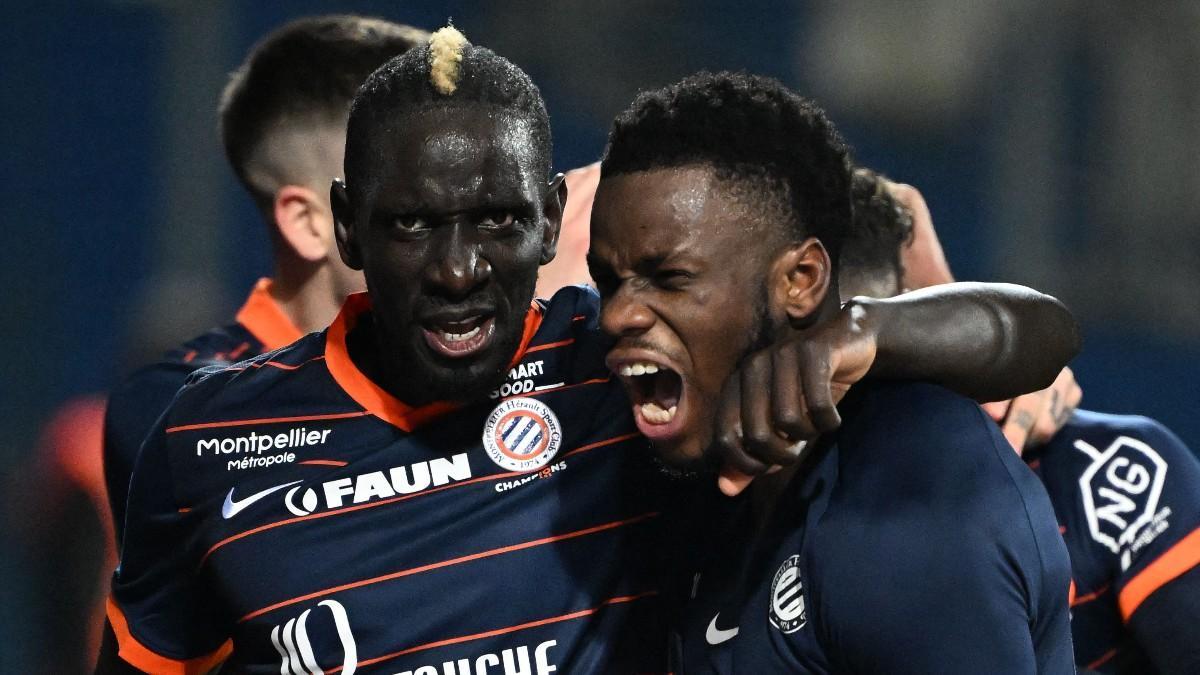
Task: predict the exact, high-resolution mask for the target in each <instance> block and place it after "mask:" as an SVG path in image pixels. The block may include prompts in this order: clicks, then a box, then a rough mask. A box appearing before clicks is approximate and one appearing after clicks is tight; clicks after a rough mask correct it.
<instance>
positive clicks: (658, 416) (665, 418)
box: [641, 401, 679, 424]
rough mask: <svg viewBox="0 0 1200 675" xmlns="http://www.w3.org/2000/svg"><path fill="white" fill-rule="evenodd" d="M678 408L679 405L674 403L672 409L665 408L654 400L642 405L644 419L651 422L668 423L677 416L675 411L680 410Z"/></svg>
mask: <svg viewBox="0 0 1200 675" xmlns="http://www.w3.org/2000/svg"><path fill="white" fill-rule="evenodd" d="M678 408H679V406H674V405H673V406H671V407H670V409H668V410H663V409H662V407H661V406H659V405H658V404H657V403H655V402H654V401H650V402H649V403H643V404H642V407H641V410H642V419H644V420H646V421H647V422H649V423H651V424H666V423H668V422H670V421H671V420H672V419H674V418H675V411H676V410H678Z"/></svg>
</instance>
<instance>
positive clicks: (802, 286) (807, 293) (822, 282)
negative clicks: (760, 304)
mask: <svg viewBox="0 0 1200 675" xmlns="http://www.w3.org/2000/svg"><path fill="white" fill-rule="evenodd" d="M832 278H833V264H832V262H831V261H830V259H829V252H828V251H826V250H825V247H824V246H823V245H822V244H821V242H820V241H818V240H817V238H816V237H809V238H808V239H805V240H804V241H802V242H800V243H796V244H789V245H788V246H787V247H786V248H785V249H784V250H783V252H781V253H780V254H779V255H778V256H777V257H776V258H775V260H774V261H773V262H772V263H771V268H770V276H769V277H768V284H769V285H768V289H769V291H768V292H769V298H770V308H771V315H772V317H771V318H772V319H774V320H775V321H776V322H777V323H782V322H784V321H786V322H788V323H790V324H792V326H793V327H795V328H804V327H806V326H808V325H809V324H811V323H812V322H813V321H815V320H816V318H817V310H819V309H820V308H821V306H822V304H823V303H824V301H825V296H826V295H827V294H828V293H829V291H830V286H831V283H832Z"/></svg>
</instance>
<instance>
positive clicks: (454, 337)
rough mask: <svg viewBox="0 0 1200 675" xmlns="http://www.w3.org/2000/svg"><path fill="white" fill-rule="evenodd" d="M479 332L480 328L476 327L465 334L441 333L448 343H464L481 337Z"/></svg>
mask: <svg viewBox="0 0 1200 675" xmlns="http://www.w3.org/2000/svg"><path fill="white" fill-rule="evenodd" d="M479 330H480V327H479V326H475V327H474V328H472V329H471V330H469V331H467V332H465V333H447V332H446V331H441V333H442V339H444V340H445V341H446V342H462V341H463V340H470V339H471V338H473V337H475V336H476V335H479Z"/></svg>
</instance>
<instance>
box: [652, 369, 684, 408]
mask: <svg viewBox="0 0 1200 675" xmlns="http://www.w3.org/2000/svg"><path fill="white" fill-rule="evenodd" d="M680 384H681V383H680V381H679V376H678V375H676V374H675V373H672V372H669V371H661V370H660V371H659V372H658V375H656V376H655V378H654V402H655V403H657V404H658V406H659V407H660V408H662V409H663V410H669V409H670V408H672V407H674V406H676V405H678V404H679V385H680Z"/></svg>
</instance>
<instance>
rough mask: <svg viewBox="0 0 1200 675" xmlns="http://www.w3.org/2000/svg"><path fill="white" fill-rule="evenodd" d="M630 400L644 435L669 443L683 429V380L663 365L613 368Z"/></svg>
mask: <svg viewBox="0 0 1200 675" xmlns="http://www.w3.org/2000/svg"><path fill="white" fill-rule="evenodd" d="M614 370H615V371H616V373H617V375H618V376H619V377H620V378H621V381H622V382H623V383H624V384H625V389H626V390H627V391H628V392H629V397H630V398H631V399H632V400H633V412H634V418H635V421H636V422H637V425H638V429H639V430H641V432H642V435H644V436H646V437H648V438H650V439H652V440H654V439H666V438H668V437H672V436H674V435H676V434H677V433H678V432H679V431H680V429H681V428H682V420H683V417H682V415H680V414H679V413H680V405H681V404H682V403H683V378H682V377H681V376H680V375H679V373H676V372H675V371H674V370H671V369H670V368H668V367H666V366H665V365H663V364H661V363H654V362H651V361H626V362H623V363H620V364H617V365H616V367H615V368H614Z"/></svg>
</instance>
